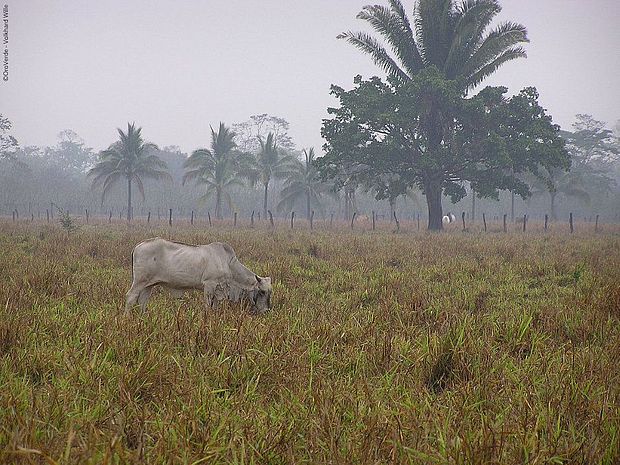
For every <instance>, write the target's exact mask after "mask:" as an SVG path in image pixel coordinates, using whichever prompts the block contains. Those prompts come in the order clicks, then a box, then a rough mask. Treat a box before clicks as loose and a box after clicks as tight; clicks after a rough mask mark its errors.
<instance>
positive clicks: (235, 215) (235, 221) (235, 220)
mask: <svg viewBox="0 0 620 465" xmlns="http://www.w3.org/2000/svg"><path fill="white" fill-rule="evenodd" d="M234 218H235V219H234V220H233V227H234V228H236V227H237V212H235V214H234Z"/></svg>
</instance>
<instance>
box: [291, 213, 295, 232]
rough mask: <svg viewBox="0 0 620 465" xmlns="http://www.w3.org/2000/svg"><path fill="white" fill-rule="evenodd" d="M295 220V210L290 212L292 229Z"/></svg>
mask: <svg viewBox="0 0 620 465" xmlns="http://www.w3.org/2000/svg"><path fill="white" fill-rule="evenodd" d="M294 221H295V212H291V229H293V222H294Z"/></svg>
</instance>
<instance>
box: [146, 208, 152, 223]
mask: <svg viewBox="0 0 620 465" xmlns="http://www.w3.org/2000/svg"><path fill="white" fill-rule="evenodd" d="M150 222H151V212H150V211H149V214H148V216H147V217H146V224H149V223H150Z"/></svg>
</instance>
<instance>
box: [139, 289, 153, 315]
mask: <svg viewBox="0 0 620 465" xmlns="http://www.w3.org/2000/svg"><path fill="white" fill-rule="evenodd" d="M153 287H154V286H147V287H145V288H144V289H142V291H140V295H139V296H138V303H139V304H140V309H141V310H142V312H143V313H144V311H145V310H146V304H147V303H148V301H149V299H150V298H151V292H153Z"/></svg>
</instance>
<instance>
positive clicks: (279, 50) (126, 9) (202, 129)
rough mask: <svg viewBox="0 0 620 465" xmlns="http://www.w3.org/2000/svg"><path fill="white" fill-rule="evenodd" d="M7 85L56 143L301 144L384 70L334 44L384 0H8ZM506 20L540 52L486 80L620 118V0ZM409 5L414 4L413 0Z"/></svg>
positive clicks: (21, 130) (550, 8) (554, 3)
mask: <svg viewBox="0 0 620 465" xmlns="http://www.w3.org/2000/svg"><path fill="white" fill-rule="evenodd" d="M4 3H8V5H9V9H10V17H9V28H10V42H9V51H10V58H9V60H10V61H9V65H10V79H9V82H8V83H6V82H3V81H0V113H3V114H4V115H5V116H7V117H8V118H10V119H11V120H12V121H13V124H14V127H13V134H14V135H15V136H16V137H17V138H18V140H19V142H20V143H21V144H22V145H53V144H55V143H56V135H57V133H58V132H60V131H61V130H63V129H67V128H70V129H73V130H75V131H76V132H77V133H78V134H79V135H80V136H82V138H84V139H85V141H86V142H87V144H88V145H90V146H92V147H94V148H95V149H96V150H100V149H103V148H105V147H107V146H108V145H109V144H110V143H111V142H113V141H114V140H115V139H116V137H117V134H116V129H115V128H117V127H126V123H127V122H128V121H135V122H136V123H137V124H138V125H140V126H142V127H143V134H144V136H145V137H146V138H147V139H148V140H150V141H152V142H155V143H157V144H159V145H160V146H166V145H173V144H174V145H179V146H180V147H181V149H183V150H184V151H188V152H189V151H191V150H194V149H196V148H198V147H203V146H206V145H208V143H209V125H213V126H214V127H215V126H216V125H217V124H218V123H219V121H224V122H225V123H227V124H229V125H230V124H232V123H234V122H239V121H243V120H246V119H248V117H249V116H250V115H252V114H258V113H269V114H272V115H277V116H282V117H284V118H286V119H287V120H288V121H289V122H290V123H291V129H290V134H291V135H292V137H293V138H294V140H295V142H296V144H297V146H298V147H300V148H301V147H310V146H314V147H316V149H319V148H320V147H321V145H322V144H323V141H322V139H321V137H320V127H321V120H322V118H324V117H326V108H327V107H328V106H333V105H335V103H336V101H335V100H334V99H333V98H332V97H331V96H330V95H329V86H330V84H332V83H334V84H338V85H340V86H342V87H344V88H351V87H352V80H353V76H354V75H356V74H362V75H363V76H364V77H370V76H372V75H382V73H381V72H380V71H379V70H378V68H376V67H375V66H374V64H373V63H372V62H371V60H370V58H369V57H368V56H366V55H364V54H362V53H361V52H360V51H358V50H357V49H355V48H353V47H352V46H351V45H349V44H348V43H346V42H344V41H341V40H336V35H337V34H338V33H340V32H342V31H344V30H349V29H351V30H354V31H356V30H365V31H370V28H369V27H368V26H367V25H366V23H365V22H363V21H360V20H356V19H355V15H356V14H357V12H358V11H359V10H360V9H361V8H362V7H363V6H364V5H365V4H367V3H384V4H386V3H387V2H382V1H373V0H286V1H285V0H279V1H276V0H260V1H258V0H257V1H251V0H203V1H189V0H185V1H172V0H169V1H156V2H155V1H146V0H139V1H137V0H131V1H127V0H106V1H94V0H89V1H87V0H8V1H5V2H4ZM501 3H502V5H503V7H504V11H503V12H502V16H501V17H502V19H510V20H512V21H516V22H520V23H522V24H524V25H525V26H526V27H527V28H528V30H529V37H530V39H531V44H529V45H528V46H527V50H528V54H529V58H527V59H526V60H516V61H513V62H510V63H508V64H506V65H504V67H503V68H502V69H501V70H500V71H499V72H498V73H497V74H496V75H495V76H494V77H492V78H491V79H489V80H487V81H486V82H485V85H486V84H488V85H505V86H507V87H508V88H509V89H510V92H511V93H515V92H517V91H518V90H520V89H521V88H523V87H525V86H529V85H534V86H536V87H537V88H538V90H539V92H540V93H541V102H542V104H543V105H544V106H545V107H546V108H547V109H548V110H549V112H550V113H551V114H552V115H553V117H554V121H555V122H557V123H558V124H561V125H562V126H563V127H565V128H567V129H568V128H569V126H570V124H571V123H572V121H573V117H574V115H575V114H576V113H591V114H593V115H594V116H595V117H596V118H598V119H602V120H605V121H608V122H609V123H610V124H611V123H614V122H615V121H616V120H618V119H620V110H619V108H620V90H619V85H620V78H619V76H620V27H619V26H620V1H619V0H503V1H502V2H501ZM405 5H406V6H407V9H408V11H410V10H411V6H412V5H413V1H412V0H405Z"/></svg>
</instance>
